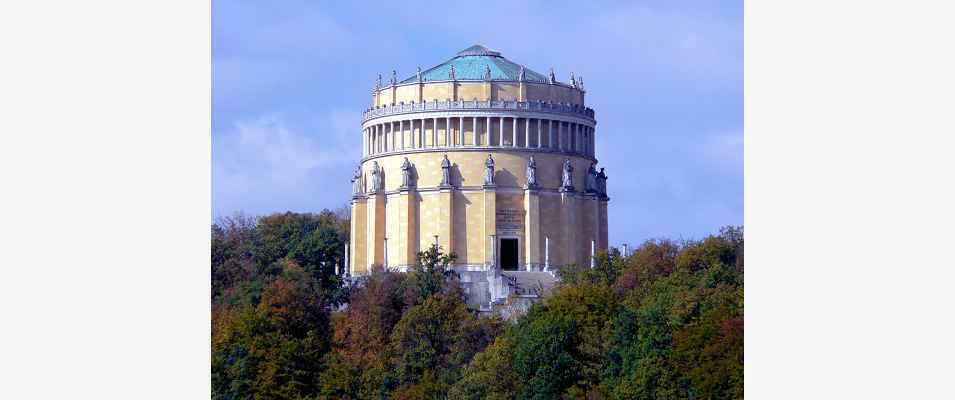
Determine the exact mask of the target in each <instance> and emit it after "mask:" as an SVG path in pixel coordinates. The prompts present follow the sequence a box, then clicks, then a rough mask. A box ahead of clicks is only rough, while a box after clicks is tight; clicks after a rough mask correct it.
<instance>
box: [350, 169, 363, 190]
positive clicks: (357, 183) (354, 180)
mask: <svg viewBox="0 0 955 400" xmlns="http://www.w3.org/2000/svg"><path fill="white" fill-rule="evenodd" d="M361 189H362V176H361V165H359V166H358V168H355V172H354V173H352V177H351V192H352V194H359V193H361V192H362V190H361Z"/></svg>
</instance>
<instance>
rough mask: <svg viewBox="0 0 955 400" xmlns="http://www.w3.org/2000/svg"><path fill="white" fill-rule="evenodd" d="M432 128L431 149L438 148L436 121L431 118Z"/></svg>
mask: <svg viewBox="0 0 955 400" xmlns="http://www.w3.org/2000/svg"><path fill="white" fill-rule="evenodd" d="M431 119H432V120H433V122H434V126H433V127H431V147H438V119H437V118H431Z"/></svg>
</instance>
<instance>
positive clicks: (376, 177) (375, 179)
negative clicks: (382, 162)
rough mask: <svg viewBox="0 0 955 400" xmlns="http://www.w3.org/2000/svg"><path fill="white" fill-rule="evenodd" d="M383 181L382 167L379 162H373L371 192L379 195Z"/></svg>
mask: <svg viewBox="0 0 955 400" xmlns="http://www.w3.org/2000/svg"><path fill="white" fill-rule="evenodd" d="M382 183H384V182H382V179H381V167H379V166H378V161H372V163H371V192H372V193H378V191H379V190H381V189H382Z"/></svg>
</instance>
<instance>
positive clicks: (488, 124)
mask: <svg viewBox="0 0 955 400" xmlns="http://www.w3.org/2000/svg"><path fill="white" fill-rule="evenodd" d="M485 128H486V129H487V135H486V136H487V145H488V146H490V145H491V117H487V126H486V127H485Z"/></svg>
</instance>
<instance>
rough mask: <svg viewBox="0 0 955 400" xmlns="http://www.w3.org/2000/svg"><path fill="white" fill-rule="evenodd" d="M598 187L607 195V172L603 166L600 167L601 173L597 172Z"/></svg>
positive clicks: (602, 193)
mask: <svg viewBox="0 0 955 400" xmlns="http://www.w3.org/2000/svg"><path fill="white" fill-rule="evenodd" d="M597 187H598V188H599V189H600V195H602V196H604V197H607V173H606V172H604V169H603V168H600V173H598V174H597Z"/></svg>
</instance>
